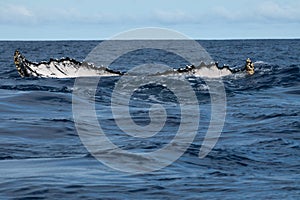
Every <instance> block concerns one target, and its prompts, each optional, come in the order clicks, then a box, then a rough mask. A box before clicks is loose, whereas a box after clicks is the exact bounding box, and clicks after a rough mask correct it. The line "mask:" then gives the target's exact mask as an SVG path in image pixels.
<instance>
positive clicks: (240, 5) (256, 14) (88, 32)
mask: <svg viewBox="0 0 300 200" xmlns="http://www.w3.org/2000/svg"><path fill="white" fill-rule="evenodd" d="M143 27H159V28H168V29H172V30H176V31H179V32H181V33H183V34H185V35H186V36H188V37H190V38H193V39H258V38H262V39H272V38H300V1H297V0H266V1H264V0H41V1H38V0H26V1H25V0H1V1H0V40H102V39H109V38H111V37H112V36H114V35H116V34H118V33H120V32H123V31H128V30H130V29H135V28H143Z"/></svg>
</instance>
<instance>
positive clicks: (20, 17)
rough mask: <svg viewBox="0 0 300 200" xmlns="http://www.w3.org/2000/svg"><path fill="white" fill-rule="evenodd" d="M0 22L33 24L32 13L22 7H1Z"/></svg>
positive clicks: (9, 5)
mask: <svg viewBox="0 0 300 200" xmlns="http://www.w3.org/2000/svg"><path fill="white" fill-rule="evenodd" d="M0 22H2V23H13V24H14V23H34V22H35V16H34V14H33V12H32V11H31V10H30V9H28V8H27V7H25V6H22V5H11V4H7V5H1V7H0Z"/></svg>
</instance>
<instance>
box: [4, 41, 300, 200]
mask: <svg viewBox="0 0 300 200" xmlns="http://www.w3.org/2000/svg"><path fill="white" fill-rule="evenodd" d="M200 43H201V45H202V46H203V47H205V48H206V50H207V51H208V52H209V53H210V55H211V56H212V57H213V58H214V60H216V61H219V63H220V64H228V65H230V66H232V67H240V66H242V65H243V64H244V60H245V59H246V58H247V57H251V58H252V60H253V61H255V64H256V73H255V75H253V76H251V77H250V76H234V75H232V76H228V77H225V78H223V81H224V85H225V89H226V96H227V115H226V121H225V125H224V128H223V132H222V134H221V137H220V138H219V141H218V143H217V145H216V146H215V148H214V149H213V150H212V151H211V152H210V153H209V155H208V156H206V157H205V158H203V159H199V158H198V153H199V148H200V147H201V143H202V140H203V137H204V134H205V132H206V130H207V127H208V124H209V120H210V97H209V94H208V91H207V87H205V83H203V80H201V78H192V79H190V80H189V81H190V82H191V84H192V85H193V89H194V90H195V93H196V95H197V97H198V100H199V106H200V114H201V120H200V123H199V125H200V128H199V131H198V134H197V136H196V138H195V140H194V142H193V144H191V145H190V147H189V149H188V150H187V151H186V152H185V154H184V155H183V156H182V157H181V158H180V159H178V160H177V161H176V162H174V163H173V164H172V165H170V166H167V167H166V168H164V169H162V170H159V171H155V172H151V173H148V174H140V175H132V174H127V173H123V172H119V171H116V170H113V169H110V168H109V167H107V166H106V165H104V164H102V163H101V162H99V161H97V160H96V159H95V158H94V157H93V156H91V155H90V153H89V152H88V151H87V149H86V148H85V147H84V145H83V144H82V143H81V140H80V138H79V136H78V134H77V131H76V128H75V126H74V119H73V114H72V89H73V84H74V79H42V78H20V77H19V75H18V73H17V71H16V69H15V66H14V64H13V53H14V50H16V49H19V50H20V51H21V52H22V53H23V54H24V55H25V56H26V57H27V59H29V60H31V61H41V60H49V58H51V57H53V58H61V57H66V56H68V57H72V58H74V59H77V60H83V59H84V58H85V57H86V55H87V54H88V53H89V52H90V51H91V50H92V49H93V48H94V47H95V46H96V45H97V44H98V42H97V41H61V42H54V41H51V42H0V92H1V95H0V199H7V198H16V199H21V198H27V199H32V198H34V199H47V198H49V199H55V198H57V199H75V198H85V199H108V198H111V199H137V198H139V199H168V198H170V199H173V198H179V199H299V198H300V159H299V157H300V101H299V100H300V57H299V55H300V40H236V41H201V42H200ZM157 59H158V60H159V59H160V58H157ZM164 59H166V58H164ZM173 61H174V60H173ZM127 62H128V64H129V63H130V62H131V61H130V60H127ZM123 64H124V65H123V66H125V65H126V63H123ZM101 80H102V82H101V88H99V89H98V90H99V91H98V93H97V95H96V104H97V105H109V103H110V96H111V92H112V89H113V87H114V84H115V83H116V82H117V81H118V79H116V78H110V77H107V78H103V79H101ZM161 90H162V88H160V87H158V86H151V85H148V86H147V88H146V89H142V90H141V91H140V93H137V94H136V97H135V98H133V99H132V104H131V105H132V106H133V107H134V106H136V107H137V108H140V111H139V112H133V113H132V114H133V119H134V120H135V122H136V123H137V124H140V125H141V124H142V125H143V124H147V123H149V115H148V114H147V112H146V108H147V109H148V108H149V107H148V105H149V103H151V102H153V101H154V102H155V103H157V102H160V103H161V104H163V105H165V106H169V110H168V114H169V115H170V117H171V119H172V120H171V122H170V124H166V127H165V128H164V129H163V135H162V134H161V135H160V137H153V138H148V139H147V140H143V141H140V140H136V139H134V138H133V139H132V138H131V137H126V138H123V137H122V138H120V139H118V138H119V136H120V134H122V133H121V130H120V129H118V128H117V127H115V126H112V124H113V123H110V122H111V120H112V119H111V116H110V115H109V114H108V115H107V116H106V115H105V114H104V115H103V113H102V115H101V117H102V118H103V119H104V120H105V118H107V121H108V123H104V122H102V123H101V125H102V126H103V127H104V129H107V130H108V131H109V135H110V137H111V140H112V141H114V142H116V144H118V145H119V146H121V147H122V148H124V149H130V150H131V151H132V152H135V151H143V150H145V149H146V150H147V151H151V150H153V151H154V150H157V149H158V148H160V146H161V145H162V144H166V143H168V142H169V141H170V137H173V136H174V135H175V132H176V130H177V129H178V126H179V124H180V116H177V115H178V112H177V110H178V107H177V106H176V102H177V100H176V97H174V95H167V94H166V95H165V93H167V92H168V91H163V92H162V91H161ZM143 105H145V108H144V109H143ZM170 105H175V106H173V108H174V110H172V109H171V108H172V106H170ZM96 108H97V106H96ZM97 114H101V110H97ZM176 127H177V128H176Z"/></svg>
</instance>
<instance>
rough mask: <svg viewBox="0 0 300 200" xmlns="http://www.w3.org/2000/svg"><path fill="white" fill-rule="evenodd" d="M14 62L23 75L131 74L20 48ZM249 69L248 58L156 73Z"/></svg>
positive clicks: (221, 73) (204, 73)
mask: <svg viewBox="0 0 300 200" xmlns="http://www.w3.org/2000/svg"><path fill="white" fill-rule="evenodd" d="M14 63H15V65H16V68H17V70H18V73H19V74H20V76H21V77H30V76H35V77H52V78H75V77H80V76H85V77H88V76H122V75H130V74H127V73H123V72H120V71H115V70H112V69H109V68H107V67H103V66H101V67H97V66H95V65H93V64H91V63H87V62H79V61H76V60H74V59H71V58H68V57H67V58H62V59H59V60H57V59H50V61H48V62H45V61H42V62H39V63H35V62H31V61H29V60H27V59H26V58H25V57H24V56H23V55H22V54H21V53H20V52H19V51H18V50H16V51H15V54H14ZM245 70H246V71H247V73H248V74H249V75H253V74H254V64H253V63H252V61H251V60H250V59H249V58H248V59H247V60H246V65H245V66H244V68H242V69H231V68H229V67H228V66H223V67H219V66H218V63H211V64H205V63H203V62H202V63H200V65H199V66H194V65H187V66H186V67H185V68H178V69H173V70H168V71H165V72H160V73H157V74H155V75H180V74H183V75H192V76H200V77H201V76H203V77H210V78H217V77H222V76H227V75H230V74H233V73H237V72H242V71H245Z"/></svg>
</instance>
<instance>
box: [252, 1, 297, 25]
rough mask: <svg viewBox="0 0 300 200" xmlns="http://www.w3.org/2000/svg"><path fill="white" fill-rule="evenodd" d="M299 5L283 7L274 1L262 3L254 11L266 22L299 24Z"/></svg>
mask: <svg viewBox="0 0 300 200" xmlns="http://www.w3.org/2000/svg"><path fill="white" fill-rule="evenodd" d="M299 9H300V4H299V3H297V4H294V5H283V4H282V3H281V4H279V3H275V2H274V1H267V2H263V3H261V4H260V5H258V7H257V9H256V11H257V14H258V15H260V16H261V17H263V18H265V19H268V20H279V21H287V20H288V21H298V22H300V12H299Z"/></svg>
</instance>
